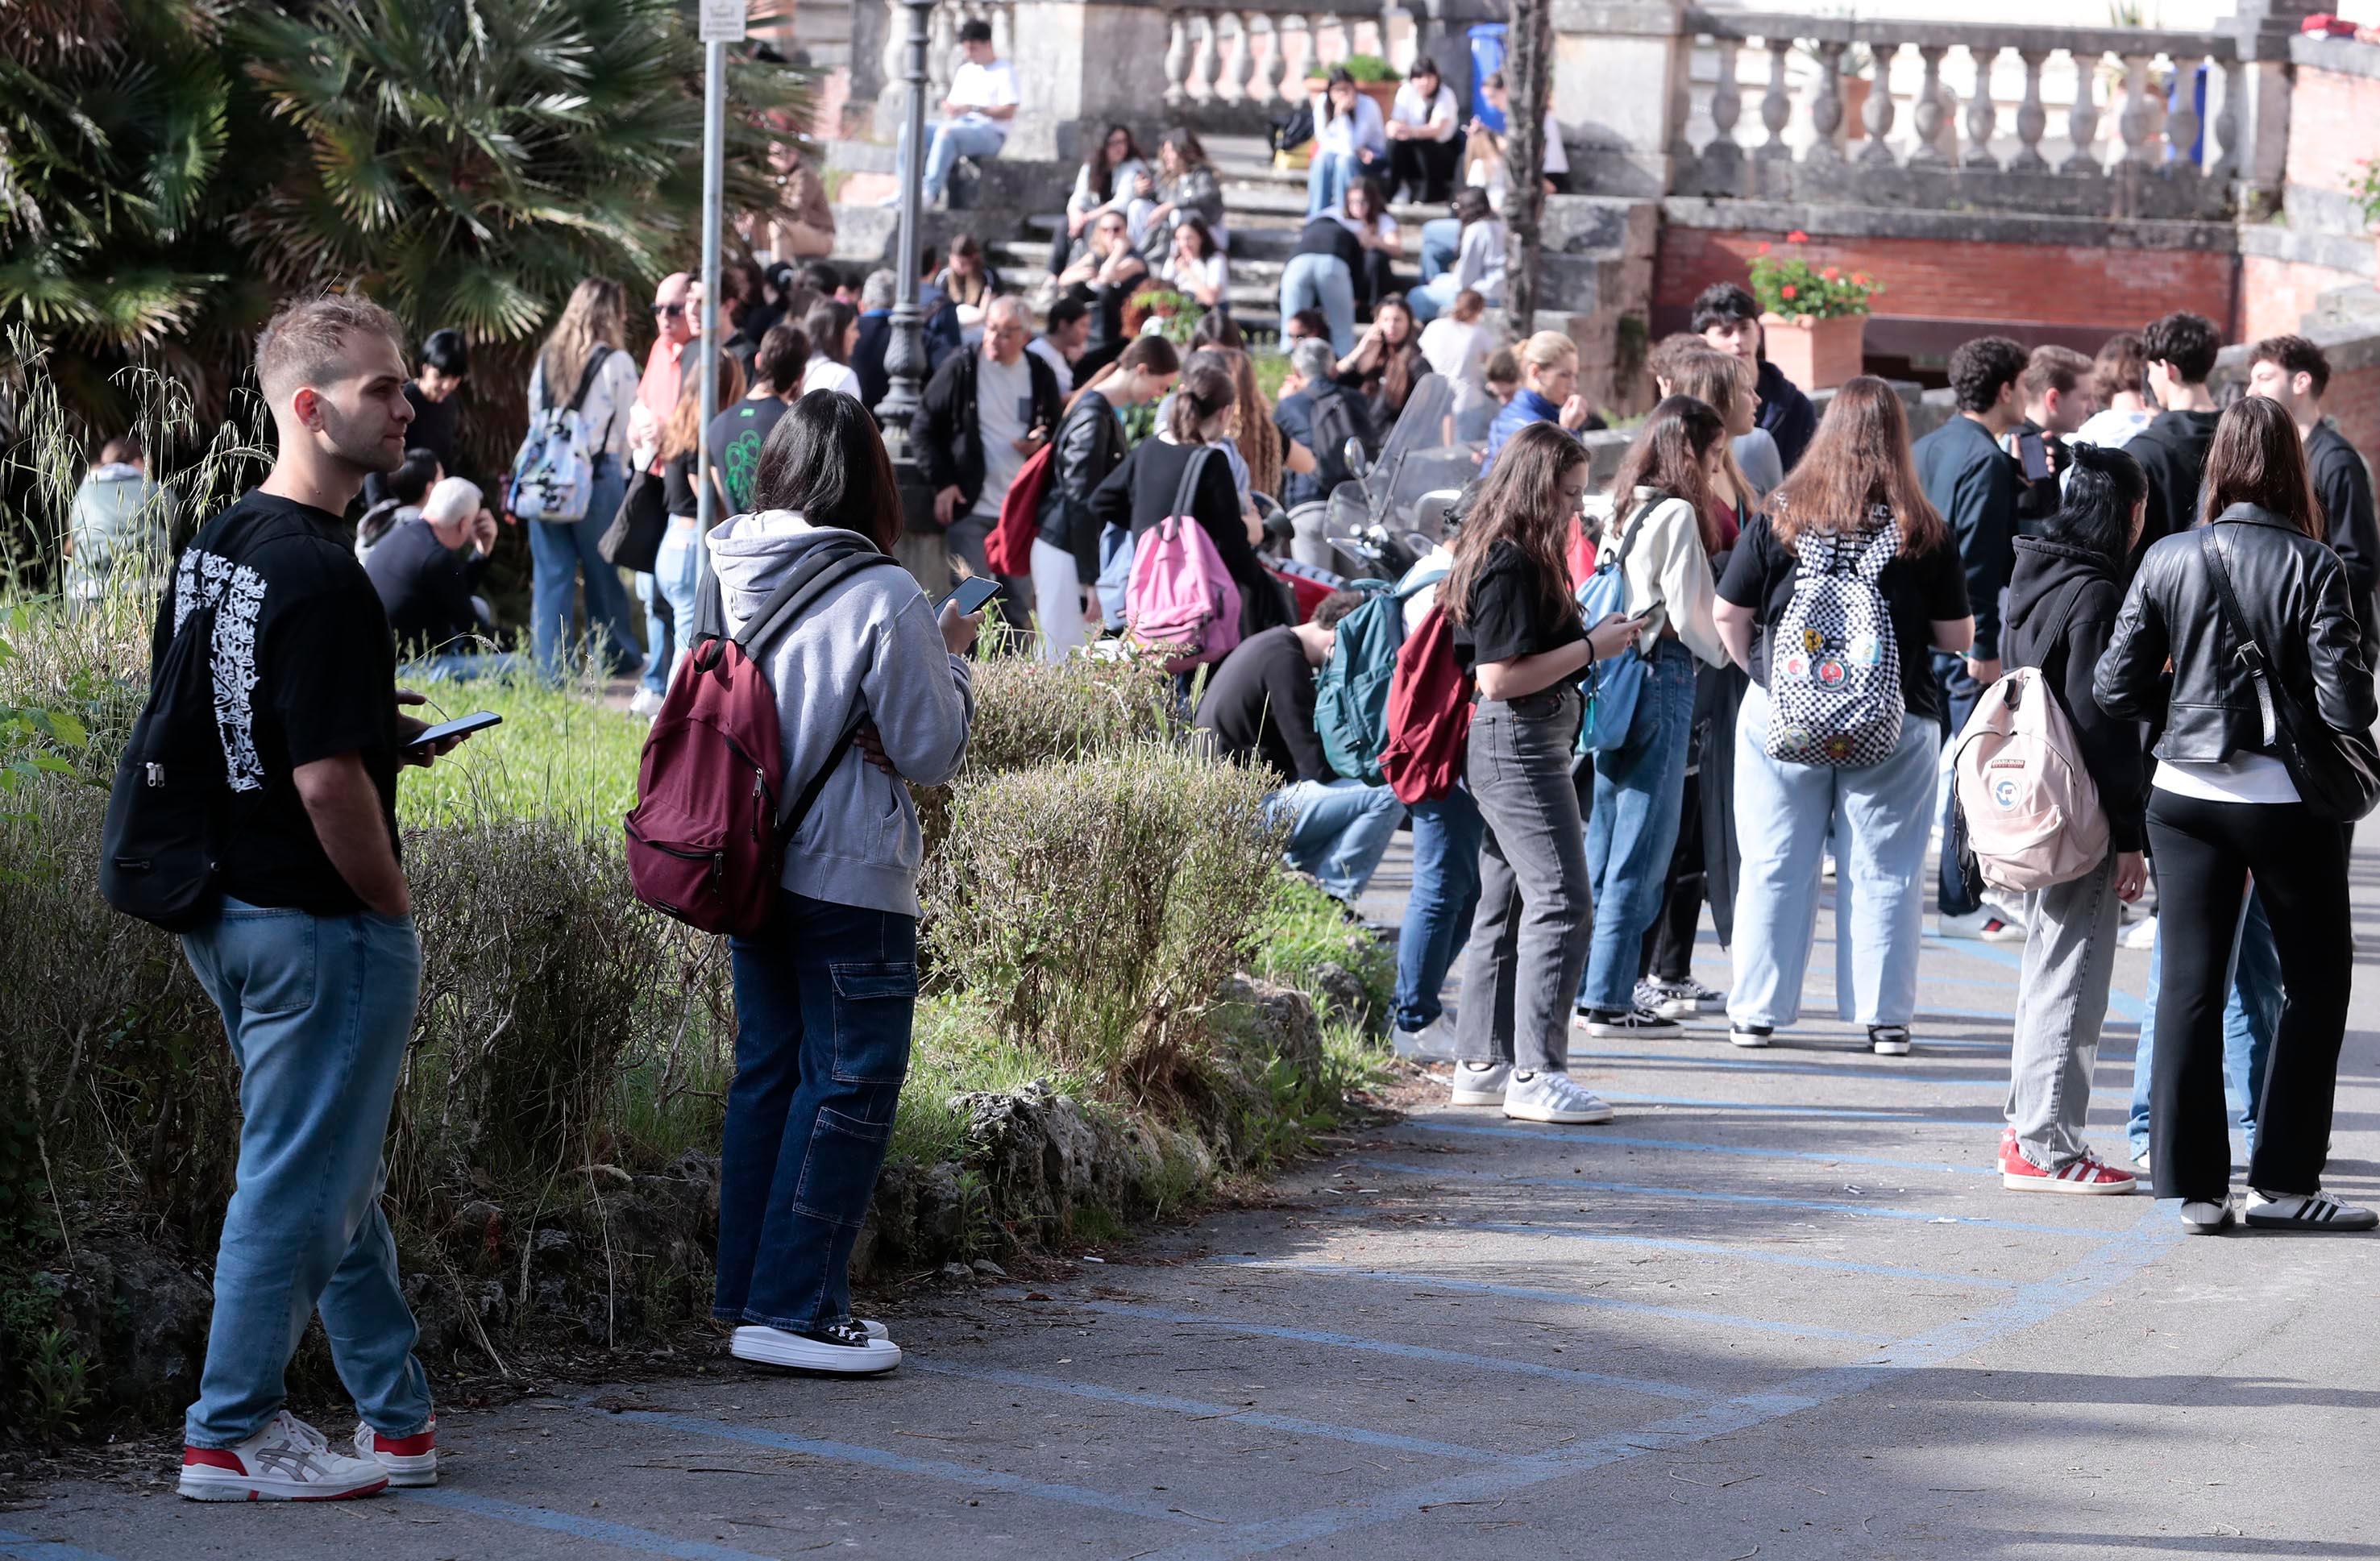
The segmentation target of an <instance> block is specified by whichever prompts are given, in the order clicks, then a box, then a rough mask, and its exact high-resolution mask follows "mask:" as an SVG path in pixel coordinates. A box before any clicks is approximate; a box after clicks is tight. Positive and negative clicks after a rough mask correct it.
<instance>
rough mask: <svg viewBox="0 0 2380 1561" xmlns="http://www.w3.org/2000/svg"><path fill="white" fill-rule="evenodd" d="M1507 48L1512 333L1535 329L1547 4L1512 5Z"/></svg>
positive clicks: (1529, 0) (1548, 65) (1548, 49)
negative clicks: (1508, 46) (1508, 45)
mask: <svg viewBox="0 0 2380 1561" xmlns="http://www.w3.org/2000/svg"><path fill="white" fill-rule="evenodd" d="M1510 40H1511V48H1510V49H1509V50H1508V51H1507V53H1506V55H1505V60H1504V82H1505V86H1506V87H1507V89H1508V91H1509V95H1508V97H1507V99H1506V102H1507V103H1508V104H1509V105H1510V107H1509V110H1508V112H1507V115H1506V118H1505V124H1504V133H1505V153H1504V162H1505V170H1504V171H1505V173H1506V175H1508V176H1509V177H1510V179H1511V181H1512V182H1511V184H1510V186H1509V187H1508V188H1510V191H1511V193H1510V194H1509V195H1507V196H1506V198H1505V205H1504V225H1505V228H1506V230H1507V233H1506V254H1505V261H1504V296H1505V300H1506V304H1505V309H1506V313H1507V314H1508V315H1509V316H1510V318H1511V320H1512V331H1513V333H1514V334H1516V335H1519V336H1521V337H1524V338H1525V337H1526V336H1527V335H1528V334H1529V333H1531V332H1532V331H1534V330H1536V324H1535V321H1536V312H1537V249H1538V241H1537V227H1538V220H1539V218H1540V217H1541V216H1542V215H1543V214H1544V212H1545V201H1546V197H1545V188H1546V185H1545V173H1544V169H1545V165H1546V107H1547V100H1548V98H1549V97H1550V96H1551V95H1552V93H1551V90H1550V89H1551V85H1552V78H1553V16H1552V5H1551V0H1512V28H1511V32H1510Z"/></svg>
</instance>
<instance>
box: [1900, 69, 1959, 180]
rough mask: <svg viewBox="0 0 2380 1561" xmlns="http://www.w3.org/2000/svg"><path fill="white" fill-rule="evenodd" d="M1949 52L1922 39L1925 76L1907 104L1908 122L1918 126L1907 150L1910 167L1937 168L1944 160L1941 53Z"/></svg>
mask: <svg viewBox="0 0 2380 1561" xmlns="http://www.w3.org/2000/svg"><path fill="white" fill-rule="evenodd" d="M1947 53H1949V51H1948V50H1946V49H1945V48H1943V46H1942V45H1941V44H1939V43H1921V44H1919V45H1918V47H1917V57H1918V58H1919V59H1920V60H1923V61H1924V62H1925V79H1924V80H1923V81H1921V82H1920V83H1918V87H1917V101H1916V102H1915V103H1912V104H1910V108H1909V117H1910V122H1911V123H1912V124H1913V125H1914V126H1916V127H1917V145H1916V146H1915V148H1913V150H1912V151H1910V153H1909V165H1910V166H1911V167H1913V168H1937V167H1940V166H1941V165H1942V163H1944V162H1946V161H1947V159H1945V158H1944V157H1943V155H1942V125H1943V122H1944V121H1945V120H1946V119H1948V118H1949V112H1950V111H1949V104H1948V103H1946V102H1945V100H1944V97H1943V88H1942V56H1943V55H1944V54H1947Z"/></svg>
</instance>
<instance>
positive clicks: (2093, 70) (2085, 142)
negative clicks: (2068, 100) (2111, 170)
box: [2058, 54, 2105, 174]
mask: <svg viewBox="0 0 2380 1561" xmlns="http://www.w3.org/2000/svg"><path fill="white" fill-rule="evenodd" d="M2099 57H2100V56H2099V55H2098V54H2075V55H2074V56H2073V58H2074V106H2073V107H2071V108H2070V109H2068V110H2067V111H2066V139H2068V140H2070V141H2072V142H2073V143H2074V150H2073V151H2072V152H2071V153H2070V154H2069V155H2068V157H2067V159H2066V161H2065V162H2063V163H2059V164H2058V172H2059V173H2061V174H2097V173H2102V172H2104V171H2105V170H2104V169H2102V168H2101V167H2100V165H2099V149H2098V146H2097V144H2096V143H2097V141H2098V137H2099Z"/></svg>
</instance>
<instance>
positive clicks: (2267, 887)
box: [2148, 792, 2354, 1203]
mask: <svg viewBox="0 0 2380 1561" xmlns="http://www.w3.org/2000/svg"><path fill="white" fill-rule="evenodd" d="M2148 828H2149V857H2150V860H2151V861H2152V862H2154V863H2155V865H2156V880H2157V937H2158V938H2159V939H2160V940H2161V941H2162V942H2163V944H2164V949H2163V950H2162V953H2163V956H2164V957H2163V959H2162V961H2161V962H2160V963H2161V965H2162V969H2163V980H2162V982H2161V983H2160V985H2159V986H2158V987H2157V1015H2156V1044H2155V1051H2154V1053H2153V1054H2152V1059H2151V1064H2150V1072H2151V1077H2150V1084H2149V1155H2150V1162H2149V1163H2150V1166H2151V1168H2152V1174H2153V1175H2154V1177H2155V1182H2156V1195H2157V1196H2158V1197H2160V1198H2183V1199H2189V1200H2192V1201H2196V1202H2209V1203H2211V1202H2213V1201H2215V1200H2216V1199H2219V1198H2221V1197H2223V1196H2224V1195H2225V1193H2226V1192H2227V1191H2228V1187H2229V1185H2230V1180H2231V1137H2230V1130H2229V1125H2228V1113H2227V1112H2226V1111H2225V1108H2224V1103H2223V1002H2224V998H2225V995H2226V989H2227V987H2228V974H2227V973H2228V971H2229V970H2230V968H2231V940H2232V936H2233V932H2234V930H2235V929H2236V928H2237V927H2238V926H2239V925H2240V902H2241V900H2242V899H2243V898H2244V897H2245V895H2246V893H2247V880H2248V877H2249V875H2250V874H2252V873H2253V875H2255V879H2256V896H2257V899H2258V900H2259V901H2261V902H2263V904H2264V907H2265V915H2266V917H2267V918H2268V919H2270V921H2271V922H2272V924H2273V941H2274V943H2275V944H2276V945H2277V947H2278V949H2279V950H2280V956H2281V990H2282V994H2283V1002H2282V1005H2281V1023H2280V1028H2279V1030H2278V1031H2277V1033H2276V1034H2275V1035H2274V1037H2273V1057H2272V1061H2271V1063H2270V1064H2269V1065H2267V1067H2266V1069H2265V1093H2264V1098H2263V1099H2262V1100H2261V1101H2259V1102H2258V1103H2257V1107H2256V1147H2255V1151H2254V1153H2253V1155H2252V1156H2250V1157H2249V1161H2248V1185H2249V1186H2251V1187H2253V1188H2256V1189H2258V1190H2259V1191H2261V1192H2273V1193H2292V1192H2295V1193H2305V1192H2316V1191H2318V1190H2320V1188H2321V1186H2322V1168H2323V1162H2324V1161H2325V1159H2327V1158H2328V1157H2329V1154H2330V1112H2331V1097H2332V1095H2333V1094H2334V1093H2335V1092H2336V1090H2337V1088H2338V1047H2339V1042H2340V1041H2341V1039H2343V1038H2344V1036H2345V1035H2346V1032H2347V991H2348V982H2349V978H2350V974H2352V965H2353V960H2354V950H2353V946H2352V939H2351V936H2350V928H2349V925H2348V895H2347V853H2346V850H2345V843H2346V842H2345V838H2344V837H2345V831H2344V830H2343V829H2340V828H2339V826H2338V825H2337V824H2326V823H2324V822H2323V821H2322V820H2320V819H2318V818H2316V817H2313V814H2312V813H2310V812H2308V811H2307V810H2306V808H2305V806H2304V805H2302V804H2300V803H2289V804H2286V805H2270V804H2265V805H2259V804H2253V803H2228V802H2205V801H2202V800H2201V799H2199V798H2196V797H2185V796H2178V795H2176V794H2175V793H2171V792H2154V793H2150V797H2149V817H2148Z"/></svg>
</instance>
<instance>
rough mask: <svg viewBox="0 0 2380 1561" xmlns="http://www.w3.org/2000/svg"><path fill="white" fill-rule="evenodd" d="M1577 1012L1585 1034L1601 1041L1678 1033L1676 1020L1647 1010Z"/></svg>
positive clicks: (1612, 1009)
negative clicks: (1583, 1022)
mask: <svg viewBox="0 0 2380 1561" xmlns="http://www.w3.org/2000/svg"><path fill="white" fill-rule="evenodd" d="M1579 1012H1580V1013H1581V1014H1583V1015H1585V1019H1586V1033H1587V1034H1588V1035H1594V1036H1597V1037H1598V1038H1601V1039H1607V1040H1616V1039H1619V1038H1621V1037H1622V1036H1627V1035H1676V1034H1677V1033H1678V1022H1677V1021H1676V1020H1674V1019H1664V1018H1662V1017H1661V1016H1660V1015H1659V1014H1658V1013H1655V1012H1654V1011H1653V1010H1651V1009H1649V1008H1586V1009H1581V1010H1579Z"/></svg>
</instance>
